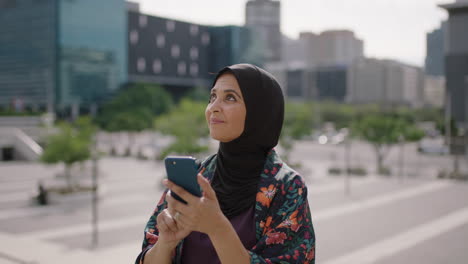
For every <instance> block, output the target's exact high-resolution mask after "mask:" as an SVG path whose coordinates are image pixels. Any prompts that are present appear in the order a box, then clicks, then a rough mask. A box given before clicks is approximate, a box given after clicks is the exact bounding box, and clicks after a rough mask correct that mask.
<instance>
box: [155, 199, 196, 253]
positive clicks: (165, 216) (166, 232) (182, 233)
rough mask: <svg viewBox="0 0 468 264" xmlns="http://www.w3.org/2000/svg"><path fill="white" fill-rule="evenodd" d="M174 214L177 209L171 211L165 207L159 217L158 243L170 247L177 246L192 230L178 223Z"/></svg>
mask: <svg viewBox="0 0 468 264" xmlns="http://www.w3.org/2000/svg"><path fill="white" fill-rule="evenodd" d="M168 197H169V196H168ZM171 198H172V197H171ZM174 215H175V211H173V212H171V210H170V209H164V210H163V211H162V212H161V213H160V214H159V215H158V217H157V223H158V230H159V239H158V243H160V244H161V245H164V246H165V247H169V248H175V247H176V246H177V244H178V243H179V241H180V240H182V239H184V238H185V237H186V236H188V235H189V234H190V232H191V231H190V230H188V229H186V228H183V227H181V226H180V225H179V224H177V222H176V221H175V219H174Z"/></svg>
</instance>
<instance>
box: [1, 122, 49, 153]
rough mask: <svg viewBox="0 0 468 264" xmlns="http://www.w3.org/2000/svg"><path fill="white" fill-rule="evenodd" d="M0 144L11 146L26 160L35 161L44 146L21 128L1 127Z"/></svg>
mask: <svg viewBox="0 0 468 264" xmlns="http://www.w3.org/2000/svg"><path fill="white" fill-rule="evenodd" d="M0 146H10V147H13V148H14V149H15V152H16V153H18V154H19V156H20V157H21V158H23V159H25V160H29V161H35V160H37V159H38V158H39V157H40V156H41V154H42V151H43V150H42V147H41V146H40V145H39V144H37V143H36V141H34V140H33V139H32V138H31V137H30V136H28V135H26V134H25V133H24V132H23V131H22V130H21V129H18V128H15V127H0Z"/></svg>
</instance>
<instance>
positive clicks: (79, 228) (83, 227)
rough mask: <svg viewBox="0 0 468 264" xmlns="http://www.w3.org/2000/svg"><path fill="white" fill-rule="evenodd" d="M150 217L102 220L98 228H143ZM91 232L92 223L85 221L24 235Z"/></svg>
mask: <svg viewBox="0 0 468 264" xmlns="http://www.w3.org/2000/svg"><path fill="white" fill-rule="evenodd" d="M149 217H150V216H149V215H148V216H147V217H142V216H132V217H127V218H120V219H116V220H107V221H100V222H99V228H98V230H99V232H105V231H110V230H114V229H122V228H123V227H126V226H132V225H141V228H142V230H143V228H144V226H145V225H146V222H147V220H148V219H149ZM91 232H92V228H91V224H90V223H85V224H78V225H73V226H67V227H64V228H56V229H52V230H44V231H37V232H30V233H27V234H24V235H26V236H27V237H31V238H34V239H53V238H58V237H69V236H76V235H81V234H86V233H91Z"/></svg>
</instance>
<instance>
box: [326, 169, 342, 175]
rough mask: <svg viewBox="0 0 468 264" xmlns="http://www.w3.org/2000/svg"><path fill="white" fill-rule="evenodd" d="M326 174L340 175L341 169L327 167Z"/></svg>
mask: <svg viewBox="0 0 468 264" xmlns="http://www.w3.org/2000/svg"><path fill="white" fill-rule="evenodd" d="M328 174H330V175H340V174H341V169H340V168H337V167H331V168H328Z"/></svg>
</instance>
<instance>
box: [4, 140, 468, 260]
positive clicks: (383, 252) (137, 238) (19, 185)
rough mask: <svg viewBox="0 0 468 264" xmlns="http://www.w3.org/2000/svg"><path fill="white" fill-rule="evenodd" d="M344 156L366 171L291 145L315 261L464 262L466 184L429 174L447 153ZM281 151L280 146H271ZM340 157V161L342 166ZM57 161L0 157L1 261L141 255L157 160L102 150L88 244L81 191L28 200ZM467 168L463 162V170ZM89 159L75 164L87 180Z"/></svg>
mask: <svg viewBox="0 0 468 264" xmlns="http://www.w3.org/2000/svg"><path fill="white" fill-rule="evenodd" d="M352 148H353V151H352V163H353V164H359V165H362V166H366V168H368V171H369V174H368V175H367V176H366V177H354V178H352V179H351V181H350V183H351V188H350V191H351V192H350V194H348V195H346V194H345V192H344V176H329V175H328V174H327V170H328V168H329V167H330V166H343V164H344V148H343V146H341V145H338V146H331V145H319V144H317V143H312V142H309V141H303V142H299V143H297V144H296V146H295V149H294V151H293V153H292V154H291V157H290V159H291V160H293V161H294V162H300V163H301V167H299V168H298V171H299V172H301V173H302V174H303V176H304V178H305V180H306V182H307V185H308V189H309V194H308V197H309V201H310V206H311V211H312V218H313V221H314V226H315V230H316V237H317V263H326V264H335V263H336V264H337V263H360V264H362V263H379V264H384V263H464V262H465V261H466V259H468V252H467V251H466V244H467V242H468V239H467V238H468V182H464V181H455V180H440V179H437V177H436V176H437V171H438V170H440V169H444V168H447V169H448V168H450V166H451V161H450V159H449V158H447V157H433V156H420V155H419V154H417V153H416V152H415V151H414V146H411V145H408V146H406V147H405V160H404V168H403V170H400V169H398V165H399V162H401V160H400V159H399V154H400V152H399V151H398V149H396V150H395V151H393V152H392V153H390V156H389V157H388V160H387V164H389V166H391V167H392V168H397V169H396V172H398V171H403V173H404V175H403V176H404V177H400V176H401V175H396V176H393V177H383V176H378V175H375V174H374V173H372V171H373V169H372V168H373V167H374V163H373V160H372V157H373V156H372V152H370V151H371V149H370V148H368V147H367V146H365V145H361V144H353V147H352ZM279 152H281V150H279ZM340 164H341V165H340ZM62 169H63V168H62V167H61V166H45V165H42V164H39V163H24V162H10V163H0V263H37V264H38V263H40V264H42V263H44V264H53V263H122V264H123V263H132V262H133V261H134V259H135V257H136V256H137V254H138V253H139V250H140V246H141V241H142V236H143V228H144V226H145V224H146V220H147V219H148V217H149V216H150V214H151V212H152V210H153V209H154V207H155V205H156V204H157V202H158V200H159V196H160V195H161V192H162V191H163V189H162V187H161V184H160V180H161V179H162V178H163V177H164V174H165V173H164V167H163V164H162V162H156V161H153V160H138V159H135V158H123V157H105V158H103V159H101V160H100V162H99V172H100V174H99V175H100V181H99V182H100V189H101V191H102V192H101V194H100V199H99V203H98V207H99V220H98V222H99V236H98V245H97V247H93V246H92V226H91V222H92V214H91V212H92V207H91V196H90V195H89V194H81V195H75V196H73V197H67V198H64V199H60V198H58V197H53V199H52V204H50V205H47V206H38V205H35V204H34V203H33V202H32V200H31V196H32V195H33V194H34V191H35V188H36V186H37V182H38V180H43V181H47V180H48V179H53V178H55V177H56V175H57V174H60V173H61V171H62ZM465 169H466V168H465ZM90 170H91V165H90V164H86V165H85V166H83V167H82V168H78V169H77V170H76V171H75V173H76V174H78V175H79V176H80V177H83V178H89V177H90Z"/></svg>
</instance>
